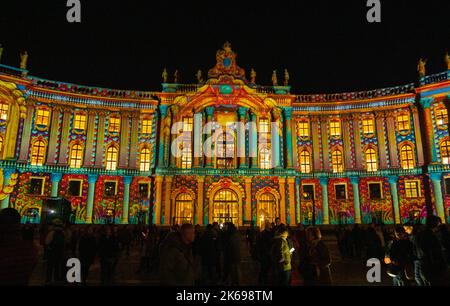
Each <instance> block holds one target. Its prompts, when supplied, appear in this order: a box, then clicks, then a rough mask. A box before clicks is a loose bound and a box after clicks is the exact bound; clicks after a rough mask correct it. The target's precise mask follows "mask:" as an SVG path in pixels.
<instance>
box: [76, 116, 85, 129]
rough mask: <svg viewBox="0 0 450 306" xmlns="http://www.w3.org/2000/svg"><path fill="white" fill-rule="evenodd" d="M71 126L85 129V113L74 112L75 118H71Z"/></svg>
mask: <svg viewBox="0 0 450 306" xmlns="http://www.w3.org/2000/svg"><path fill="white" fill-rule="evenodd" d="M73 128H74V129H76V130H85V129H86V115H85V114H75V118H74V120H73Z"/></svg>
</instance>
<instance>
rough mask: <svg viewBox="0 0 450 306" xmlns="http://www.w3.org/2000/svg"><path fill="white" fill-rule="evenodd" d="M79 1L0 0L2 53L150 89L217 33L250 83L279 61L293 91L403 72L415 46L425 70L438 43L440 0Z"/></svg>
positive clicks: (35, 65)
mask: <svg viewBox="0 0 450 306" xmlns="http://www.w3.org/2000/svg"><path fill="white" fill-rule="evenodd" d="M5 2H7V3H5ZM43 2H44V3H43ZM81 2H82V22H81V24H69V23H67V21H66V11H67V8H66V7H65V4H66V1H65V0H58V1H49V0H47V1H0V18H1V19H0V42H1V43H2V44H3V46H4V48H5V51H4V53H3V59H2V63H4V64H8V65H12V66H18V62H19V55H18V54H19V51H20V50H24V49H26V50H28V52H29V54H30V57H29V69H30V74H32V75H36V76H40V77H44V78H48V79H54V80H60V81H67V82H73V83H78V84H85V85H93V86H95V85H96V86H103V87H109V88H127V89H140V90H159V89H160V82H161V71H162V69H163V67H167V68H168V69H169V72H170V73H171V74H172V72H173V71H174V70H175V69H179V70H180V72H181V75H182V79H183V81H184V82H185V83H193V82H194V80H195V77H194V75H195V72H196V71H197V70H198V69H202V70H203V71H204V73H205V72H206V71H207V70H208V69H209V68H211V67H212V66H213V65H214V63H215V52H216V51H217V49H219V48H220V47H221V46H222V44H223V43H224V41H226V40H229V41H230V42H231V43H232V46H233V49H234V50H235V51H236V52H237V54H238V64H239V65H240V66H241V67H242V68H244V69H246V71H247V72H248V71H249V70H250V68H252V67H253V68H254V69H255V70H256V71H257V75H258V76H257V83H260V84H263V85H264V84H265V85H269V84H270V76H271V73H272V70H273V69H278V71H279V79H281V78H282V76H281V75H282V73H281V71H282V70H283V69H284V68H287V69H288V70H289V71H290V75H291V84H292V85H293V88H294V89H293V91H294V92H295V93H317V92H340V91H351V90H364V89H372V88H379V87H387V86H394V85H401V84H405V83H409V82H414V81H415V78H416V75H417V74H416V63H417V59H418V58H419V57H425V58H428V65H427V68H428V72H429V73H436V72H440V71H443V70H444V64H443V56H444V53H445V51H446V50H449V51H450V23H449V21H448V20H449V13H450V1H448V0H441V1H438V0H427V1H411V0H408V1H407V0H396V1H393V0H381V5H382V22H381V24H370V23H368V22H367V21H366V12H367V10H368V8H367V7H366V0H342V1H337V0H335V1H323V0H315V1H299V0H293V1H284V0H277V1H271V2H270V3H266V2H265V1H264V2H263V1H244V0H240V1H216V0H214V1H213V0H211V1H208V2H203V1H159V2H158V1H156V0H151V1H150V0H149V1H135V0H126V1H121V2H118V1H117V2H115V1H104V0H95V1H93V0H89V1H88V0H81ZM5 5H8V7H5Z"/></svg>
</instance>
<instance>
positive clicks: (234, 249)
mask: <svg viewBox="0 0 450 306" xmlns="http://www.w3.org/2000/svg"><path fill="white" fill-rule="evenodd" d="M224 246H225V248H224V271H225V273H224V275H225V276H224V283H227V282H228V276H229V277H230V278H231V285H233V286H239V278H240V263H241V234H240V233H239V231H238V230H237V228H236V226H235V225H234V224H233V223H231V222H230V223H228V224H227V227H226V236H225V241H224Z"/></svg>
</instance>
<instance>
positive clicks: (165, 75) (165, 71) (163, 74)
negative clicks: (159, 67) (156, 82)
mask: <svg viewBox="0 0 450 306" xmlns="http://www.w3.org/2000/svg"><path fill="white" fill-rule="evenodd" d="M168 76H169V74H168V73H167V69H166V68H164V70H163V72H162V79H163V83H167V77H168Z"/></svg>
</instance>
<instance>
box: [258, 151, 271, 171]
mask: <svg viewBox="0 0 450 306" xmlns="http://www.w3.org/2000/svg"><path fill="white" fill-rule="evenodd" d="M259 167H260V168H261V169H270V168H271V165H270V151H269V150H268V149H267V148H262V149H261V150H259Z"/></svg>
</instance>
